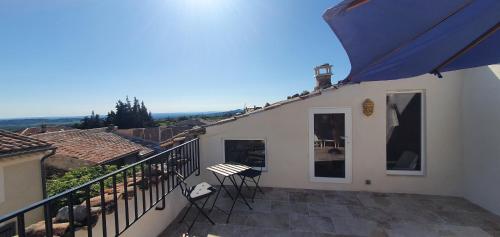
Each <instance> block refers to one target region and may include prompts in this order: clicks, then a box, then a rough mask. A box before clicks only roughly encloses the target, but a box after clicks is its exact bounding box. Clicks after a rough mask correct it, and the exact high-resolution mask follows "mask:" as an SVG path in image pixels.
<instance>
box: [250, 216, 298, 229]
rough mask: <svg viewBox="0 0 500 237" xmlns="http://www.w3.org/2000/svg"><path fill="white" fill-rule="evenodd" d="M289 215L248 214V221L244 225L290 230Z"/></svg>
mask: <svg viewBox="0 0 500 237" xmlns="http://www.w3.org/2000/svg"><path fill="white" fill-rule="evenodd" d="M288 216H289V215H288V214H279V213H259V212H251V213H248V215H247V219H246V221H245V223H244V225H246V226H252V227H269V228H275V229H289V228H290V222H289V220H288Z"/></svg>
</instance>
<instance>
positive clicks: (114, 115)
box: [74, 96, 155, 129]
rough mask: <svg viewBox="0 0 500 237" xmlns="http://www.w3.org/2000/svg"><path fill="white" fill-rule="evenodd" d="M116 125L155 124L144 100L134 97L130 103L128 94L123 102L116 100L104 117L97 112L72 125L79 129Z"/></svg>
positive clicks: (129, 126)
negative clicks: (113, 108)
mask: <svg viewBox="0 0 500 237" xmlns="http://www.w3.org/2000/svg"><path fill="white" fill-rule="evenodd" d="M110 125H114V126H118V128H122V129H123V128H145V127H152V126H154V125H155V123H154V120H153V116H151V112H149V111H148V109H147V108H146V106H145V105H144V101H141V102H139V100H138V99H137V98H135V97H134V102H133V103H132V102H131V101H130V100H129V98H128V96H127V97H125V102H123V101H122V100H118V102H116V106H115V110H111V111H110V112H109V113H108V115H107V116H106V117H105V118H101V117H100V116H99V114H95V113H94V111H92V114H91V115H90V117H89V116H85V117H84V118H83V119H82V120H81V122H80V124H75V126H74V127H76V128H80V129H91V128H100V127H105V126H110Z"/></svg>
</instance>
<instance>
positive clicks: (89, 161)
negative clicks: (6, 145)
mask: <svg viewBox="0 0 500 237" xmlns="http://www.w3.org/2000/svg"><path fill="white" fill-rule="evenodd" d="M32 137H34V138H37V139H40V140H43V141H46V142H50V143H52V144H54V146H55V147H57V150H56V153H55V155H54V156H52V157H51V158H50V159H47V161H46V162H45V164H46V165H47V166H48V167H51V168H56V169H59V170H69V169H73V168H78V167H82V166H93V165H102V164H114V165H119V166H121V165H124V164H130V163H133V162H136V161H138V160H140V159H142V158H144V157H147V156H149V155H151V154H153V153H154V150H153V149H151V148H148V147H146V146H143V145H140V144H137V143H134V142H132V141H130V140H128V139H126V138H124V137H121V136H119V135H117V134H115V133H113V131H112V129H109V128H95V129H85V130H70V131H60V132H51V133H42V134H37V135H33V136H32Z"/></svg>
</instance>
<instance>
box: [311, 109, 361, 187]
mask: <svg viewBox="0 0 500 237" xmlns="http://www.w3.org/2000/svg"><path fill="white" fill-rule="evenodd" d="M314 114H344V116H345V117H344V118H345V146H346V147H345V178H328V177H315V176H314ZM309 177H310V180H311V182H331V183H351V182H352V109H351V108H346V107H321V108H311V109H310V110H309Z"/></svg>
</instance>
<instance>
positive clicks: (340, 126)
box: [309, 108, 351, 183]
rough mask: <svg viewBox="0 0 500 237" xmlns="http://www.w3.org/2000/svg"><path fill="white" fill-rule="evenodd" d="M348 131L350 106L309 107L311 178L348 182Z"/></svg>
mask: <svg viewBox="0 0 500 237" xmlns="http://www.w3.org/2000/svg"><path fill="white" fill-rule="evenodd" d="M350 133H351V110H350V109H348V108H313V109H311V112H310V114H309V140H310V142H309V151H310V154H309V156H310V159H309V160H310V165H309V166H310V174H311V180H312V181H317V182H339V183H347V182H350V180H351V146H350Z"/></svg>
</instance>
